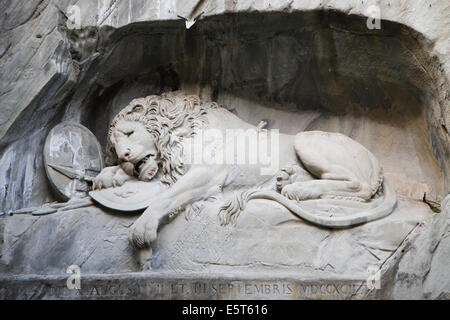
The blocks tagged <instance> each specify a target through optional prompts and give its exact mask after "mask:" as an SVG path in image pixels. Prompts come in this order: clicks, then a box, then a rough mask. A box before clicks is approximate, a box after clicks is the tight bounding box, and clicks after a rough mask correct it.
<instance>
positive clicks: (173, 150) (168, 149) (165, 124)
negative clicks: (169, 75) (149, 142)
mask: <svg viewBox="0 0 450 320" xmlns="http://www.w3.org/2000/svg"><path fill="white" fill-rule="evenodd" d="M217 107H218V105H217V104H216V103H215V102H205V101H202V100H201V99H200V98H199V97H198V96H196V95H188V94H185V93H183V92H181V91H174V92H166V93H163V94H161V95H151V96H148V97H145V98H139V99H134V100H133V101H131V103H130V104H129V105H128V106H127V107H126V108H124V109H123V110H122V111H120V112H119V113H118V114H117V115H116V116H115V117H114V119H113V121H112V122H111V125H110V127H109V132H108V143H109V144H110V145H111V135H112V132H113V130H114V128H115V126H116V124H117V122H118V121H119V120H121V119H124V120H128V121H136V122H140V123H142V124H143V125H144V126H145V127H146V129H147V131H148V132H149V133H150V134H151V135H153V137H154V139H155V145H156V148H157V150H158V158H159V160H160V166H161V170H162V177H161V182H162V183H163V184H166V185H169V186H170V185H172V184H173V183H175V182H176V181H177V179H178V178H179V177H180V176H181V175H183V174H184V173H185V170H184V164H183V162H182V157H181V155H182V152H183V147H182V144H181V141H182V139H183V137H193V136H194V135H195V134H196V133H197V132H198V131H199V130H200V129H201V128H202V127H203V126H204V125H205V124H207V118H206V114H207V111H208V110H209V109H211V108H217ZM112 151H113V152H114V150H112Z"/></svg>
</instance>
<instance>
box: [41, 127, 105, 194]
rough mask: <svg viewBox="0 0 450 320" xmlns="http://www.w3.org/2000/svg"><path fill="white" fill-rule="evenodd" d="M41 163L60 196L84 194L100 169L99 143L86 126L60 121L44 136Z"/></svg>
mask: <svg viewBox="0 0 450 320" xmlns="http://www.w3.org/2000/svg"><path fill="white" fill-rule="evenodd" d="M44 164H45V171H46V173H47V177H48V179H49V181H50V184H51V185H52V187H53V189H54V190H55V192H56V193H57V195H58V196H59V197H60V198H61V199H62V200H64V201H67V200H69V199H71V198H73V197H79V198H82V197H86V196H87V193H88V192H89V190H90V181H92V179H93V178H94V177H95V176H96V175H97V174H99V173H100V171H101V170H102V169H103V158H102V152H101V147H100V144H99V143H98V141H97V139H96V138H95V136H94V135H93V134H92V132H91V131H89V129H87V128H86V127H84V126H82V125H80V124H77V123H69V122H62V123H60V124H58V125H57V126H56V127H54V128H53V129H52V130H51V131H50V132H49V134H48V136H47V139H46V140H45V146H44Z"/></svg>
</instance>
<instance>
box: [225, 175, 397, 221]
mask: <svg viewBox="0 0 450 320" xmlns="http://www.w3.org/2000/svg"><path fill="white" fill-rule="evenodd" d="M378 191H379V192H381V191H382V192H383V199H382V201H381V203H380V204H379V205H378V206H376V207H374V208H368V209H364V210H362V211H360V212H358V213H356V214H353V215H349V216H345V217H326V216H323V215H315V214H314V213H312V212H309V211H308V210H307V209H305V208H304V206H302V204H301V203H299V202H297V201H294V200H290V199H288V198H286V197H284V196H282V195H281V194H280V193H278V192H276V191H273V190H256V191H247V192H244V193H242V194H239V195H238V196H236V197H235V198H234V199H233V200H230V201H228V202H227V203H226V204H225V205H224V206H222V207H221V209H220V212H219V219H220V221H221V224H222V225H227V224H230V223H235V222H236V220H237V218H238V216H239V214H240V213H241V212H242V211H243V210H244V209H245V206H246V204H247V202H248V201H250V200H253V199H263V200H271V201H275V202H277V203H279V204H281V205H282V206H284V207H285V208H286V209H288V210H289V211H290V212H291V213H293V214H294V215H296V216H297V217H299V218H300V219H303V220H306V221H308V222H310V223H312V224H314V225H317V226H320V227H326V228H336V229H337V228H348V227H352V226H356V225H360V224H363V223H366V222H370V221H374V220H377V219H381V218H384V217H386V216H388V215H389V214H391V213H392V212H393V211H394V209H395V206H396V204H397V197H396V195H395V192H394V191H393V190H392V189H391V188H390V187H389V185H388V184H387V183H386V182H385V181H383V183H382V184H381V186H380V189H379V190H378Z"/></svg>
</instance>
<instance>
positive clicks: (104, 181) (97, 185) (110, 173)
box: [92, 167, 117, 190]
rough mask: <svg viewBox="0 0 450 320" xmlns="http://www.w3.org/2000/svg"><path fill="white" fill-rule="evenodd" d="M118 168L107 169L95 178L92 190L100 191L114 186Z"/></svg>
mask: <svg viewBox="0 0 450 320" xmlns="http://www.w3.org/2000/svg"><path fill="white" fill-rule="evenodd" d="M116 171H117V167H107V168H105V169H103V170H102V172H100V174H99V175H98V176H97V177H95V179H94V181H93V183H92V188H93V189H94V190H96V189H98V190H100V189H104V188H110V187H112V185H113V178H114V175H115V174H116Z"/></svg>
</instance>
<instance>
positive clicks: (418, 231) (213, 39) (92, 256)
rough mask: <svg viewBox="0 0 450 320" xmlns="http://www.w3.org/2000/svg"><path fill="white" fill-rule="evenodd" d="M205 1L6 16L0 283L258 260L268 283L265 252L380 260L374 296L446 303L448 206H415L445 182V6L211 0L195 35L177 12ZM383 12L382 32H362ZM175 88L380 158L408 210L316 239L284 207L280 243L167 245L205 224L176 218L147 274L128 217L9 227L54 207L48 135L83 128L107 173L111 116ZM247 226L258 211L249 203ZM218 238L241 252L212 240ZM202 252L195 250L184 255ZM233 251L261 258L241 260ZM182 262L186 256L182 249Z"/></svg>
mask: <svg viewBox="0 0 450 320" xmlns="http://www.w3.org/2000/svg"><path fill="white" fill-rule="evenodd" d="M196 3H197V1H195V0H192V1H190V0H189V1H141V0H137V1H134V0H133V1H132V0H127V1H115V0H111V1H109V0H107V1H105V0H102V1H100V0H98V1H97V0H95V1H90V0H89V1H88V0H82V1H72V0H62V1H53V0H43V1H42V0H30V1H26V2H23V3H21V4H17V3H15V2H8V1H6V2H3V3H1V4H0V9H1V10H0V11H1V12H2V13H1V14H0V70H1V72H0V111H1V112H0V236H1V239H2V241H3V242H1V240H0V246H1V257H0V259H1V260H0V261H1V264H0V273H1V274H2V275H6V274H14V275H23V274H41V275H44V274H45V275H48V274H54V275H58V274H59V275H61V274H63V273H65V268H67V265H68V264H80V265H83V270H85V271H84V272H87V273H91V274H96V273H125V272H136V271H140V270H142V268H150V267H151V268H152V269H153V270H160V271H168V270H172V271H180V270H181V271H183V272H198V271H202V270H203V269H202V266H203V265H205V266H207V268H208V270H213V271H217V272H230V269H231V268H229V267H228V266H233V268H235V267H237V269H239V270H241V271H242V270H247V271H248V270H252V268H254V267H255V265H257V267H258V268H262V269H259V270H263V269H264V270H269V271H270V270H271V268H272V266H271V264H272V263H273V261H270V259H269V260H264V259H259V258H258V257H259V256H263V257H265V254H264V248H265V245H267V246H268V248H270V250H272V251H271V252H276V254H274V255H273V256H272V257H273V258H274V259H281V258H282V257H281V256H280V255H286V261H287V262H286V266H283V267H282V268H281V269H284V271H286V272H288V271H289V272H291V271H292V272H294V271H295V272H297V271H299V270H301V271H302V272H305V273H310V272H316V273H320V274H322V275H323V274H327V273H330V272H331V273H334V274H339V275H345V274H346V272H349V271H350V270H351V272H352V273H354V274H359V275H361V274H362V273H363V272H364V268H365V265H366V264H367V263H368V262H370V263H372V262H373V263H374V264H375V265H377V266H380V267H381V269H382V272H383V278H382V283H383V285H382V286H383V289H382V290H378V291H376V292H372V294H371V295H370V296H371V297H384V298H405V297H412V298H433V299H434V298H448V297H449V296H448V294H449V293H448V292H449V291H450V289H449V282H448V281H446V280H447V279H448V276H446V274H447V273H448V272H446V271H447V270H446V266H448V257H449V255H450V253H449V250H450V249H449V248H450V243H449V241H448V239H449V237H448V232H449V231H448V217H449V214H450V208H449V205H448V203H449V201H447V202H446V203H447V204H446V205H445V203H443V205H442V212H441V213H439V214H436V215H432V213H431V211H430V210H428V209H427V207H426V206H425V205H424V204H419V202H417V200H420V201H421V200H422V198H423V197H424V193H426V195H427V199H431V200H434V201H437V202H440V201H441V200H442V199H443V198H444V197H445V195H446V194H447V193H448V191H449V187H450V176H449V175H450V161H449V158H450V137H449V133H448V128H450V112H449V105H450V101H449V99H448V97H449V96H450V86H449V82H448V79H449V77H450V28H448V21H449V15H450V4H449V3H447V2H446V1H438V0H424V1H402V2H383V3H380V4H378V6H379V7H373V3H371V1H307V0H301V1H290V0H289V1H288V0H279V1H252V0H248V1H246V0H242V1H241V0H239V1H228V0H210V1H206V2H205V3H206V4H205V6H204V7H202V10H201V11H204V14H203V15H202V17H201V18H200V19H199V20H198V21H197V22H196V23H195V24H194V25H193V26H192V27H191V28H190V29H189V30H186V27H185V22H184V21H183V20H180V19H179V18H178V16H183V17H190V16H192V14H194V13H193V12H192V11H193V10H192V9H193V8H194V7H195V5H196ZM73 5H76V6H75V7H72V6H73ZM69 9H70V10H69ZM374 9H375V12H376V13H377V12H378V13H379V14H380V18H381V19H382V20H381V29H368V28H367V17H366V16H367V15H368V14H369V13H370V12H373V10H374ZM77 10H78V11H77ZM377 10H378V11H377ZM78 13H79V15H77V14H78ZM68 19H69V20H68ZM172 89H183V90H184V91H187V92H192V93H196V94H199V95H200V96H202V97H204V98H208V99H213V100H215V101H217V102H219V103H220V104H224V105H227V106H230V107H231V108H232V111H233V112H235V113H236V114H237V115H238V116H239V117H241V118H242V119H243V120H245V121H248V122H250V123H252V124H254V125H256V124H258V123H259V122H260V121H261V120H265V121H266V122H268V123H269V128H280V130H281V131H282V132H284V133H296V132H298V131H301V130H314V129H319V130H324V131H337V132H341V133H344V134H346V135H348V136H350V137H352V138H353V139H355V140H356V141H358V142H360V143H361V144H363V145H364V146H365V147H367V148H368V149H369V150H371V151H372V152H373V153H374V154H375V156H376V157H377V158H378V159H379V160H380V162H381V164H382V166H383V167H384V171H385V175H386V177H388V179H389V181H390V182H391V184H392V185H393V187H394V188H395V190H396V192H397V194H398V195H400V196H401V197H403V198H402V199H403V200H402V201H401V203H400V206H399V208H398V211H397V212H396V214H395V215H393V216H392V217H391V218H389V219H390V220H386V221H379V222H376V223H374V224H368V225H367V226H363V227H361V228H355V229H354V230H353V229H352V230H351V231H350V232H348V233H340V232H329V231H326V230H315V229H314V230H315V231H314V232H312V231H311V230H313V229H312V227H310V226H308V225H305V224H303V223H301V222H298V221H297V222H294V221H291V217H290V216H287V215H286V213H282V212H281V213H280V212H278V210H279V208H278V207H274V210H273V211H274V213H277V212H278V213H280V214H279V215H278V214H274V215H273V216H270V217H265V218H264V219H266V220H264V219H262V221H260V223H259V224H257V225H256V226H255V230H253V231H254V232H255V233H256V234H259V235H262V237H263V236H264V235H266V233H268V234H271V233H272V232H273V237H274V239H273V242H268V243H265V244H264V245H262V244H259V243H255V242H252V237H250V238H249V234H248V233H246V232H245V231H244V230H241V229H240V228H239V226H238V227H237V228H236V229H235V230H227V229H220V230H215V229H214V230H213V229H211V230H209V231H208V232H205V233H200V234H199V237H200V238H199V239H198V241H197V240H196V239H190V240H189V239H184V240H183V241H181V242H180V241H179V242H176V241H175V242H174V238H172V236H171V235H172V234H173V233H176V232H179V231H180V230H183V229H184V228H186V226H190V227H189V228H191V227H192V228H193V229H194V230H197V229H199V228H200V229H201V228H202V225H201V224H199V222H196V220H192V221H191V222H190V223H187V222H186V221H185V220H183V216H179V217H178V218H177V219H176V220H175V221H174V222H173V225H168V226H166V227H165V228H164V229H163V231H162V234H161V239H160V244H159V245H160V246H159V249H158V250H156V251H155V252H154V256H153V259H152V261H151V266H149V265H148V263H145V259H144V258H143V257H141V256H139V255H138V254H137V253H135V252H134V251H133V250H132V249H131V248H130V247H129V245H128V241H127V239H126V238H127V227H129V226H130V225H131V223H132V222H133V220H134V219H135V217H134V218H133V217H127V216H120V215H119V216H118V215H116V214H112V213H107V212H106V213H105V212H104V211H102V210H101V209H95V208H89V209H83V210H77V211H74V212H66V213H62V214H56V215H54V216H45V217H31V216H18V215H15V216H7V215H3V216H2V213H7V212H9V211H10V210H14V209H18V208H23V207H28V206H39V205H41V204H43V203H45V202H51V201H54V200H56V196H55V194H54V192H53V191H52V190H51V187H50V185H49V183H48V181H47V178H46V175H45V170H44V165H43V159H42V149H43V146H44V141H45V137H46V136H47V134H48V132H49V131H50V130H51V129H52V128H53V127H54V126H55V125H56V124H58V123H60V122H61V121H72V122H79V123H82V124H84V125H86V126H87V127H89V129H91V131H92V132H94V134H95V135H96V136H97V138H98V139H99V141H100V143H101V144H102V147H103V148H104V153H105V157H106V159H105V160H106V162H107V163H108V161H109V159H108V155H107V152H106V149H105V148H106V140H105V138H106V132H107V128H108V124H109V121H110V120H111V119H112V117H113V116H114V115H115V114H116V113H117V112H118V111H119V110H120V109H122V108H123V106H124V105H126V104H127V103H128V102H129V101H130V100H131V99H133V98H135V97H142V96H147V95H150V94H155V93H161V92H163V91H166V90H172ZM447 199H448V198H447ZM247 213H248V216H249V217H250V216H252V215H256V213H254V212H252V211H251V207H249V208H248V212H247ZM274 217H276V218H274ZM430 217H431V218H430ZM207 218H208V219H213V218H214V217H207ZM274 219H275V220H276V221H275V220H274ZM242 221H245V216H243V219H242ZM267 221H270V222H271V223H272V222H273V223H275V224H277V223H280V225H278V226H276V227H269V226H268V224H267ZM422 221H426V222H424V223H421V224H420V225H419V226H418V227H415V223H417V222H422ZM241 223H244V222H241ZM214 226H215V224H214V225H213V224H212V225H207V226H206V228H215V227H214ZM283 229H289V230H290V229H295V230H296V232H295V234H296V236H295V238H294V239H286V238H283V234H284V233H283V232H280V231H283ZM189 230H190V229H189ZM393 230H394V231H393ZM397 231H398V233H397ZM211 232H221V233H223V237H225V238H227V237H228V236H229V239H232V240H230V242H229V243H228V244H223V243H214V241H211V240H210V239H209V238H208V235H209V234H210V233H211ZM227 232H229V235H228V234H227ZM252 234H253V233H252ZM368 235H377V236H376V237H375V236H374V237H370V236H368ZM378 235H379V236H378ZM277 237H278V238H277ZM263 238H264V237H263ZM405 238H406V239H405ZM227 239H228V238H227ZM257 239H260V238H257ZM192 241H195V242H196V243H197V244H198V246H193V247H192V246H191V247H189V249H186V245H187V244H188V243H192ZM233 241H234V242H233ZM236 243H239V244H238V245H236ZM279 243H281V245H278V244H279ZM343 243H344V244H345V246H344V245H343ZM202 245H204V246H202ZM180 246H181V247H180ZM341 246H342V247H341ZM177 248H178V249H177ZM234 248H240V249H241V250H242V252H248V251H252V252H254V253H255V256H254V258H252V259H253V260H252V259H250V260H248V261H246V260H245V259H246V257H245V256H243V255H239V254H236V251H234V250H233V249H234ZM181 249H183V250H182V251H183V252H184V251H186V250H187V252H188V254H186V255H181V254H174V252H173V250H181ZM226 249H229V250H226ZM300 249H301V251H299V250H300ZM208 250H209V251H208ZM338 253H339V254H338ZM283 259H284V258H283ZM350 261H354V262H350ZM381 261H385V262H384V263H382V262H381ZM279 267H280V266H277V268H279ZM237 269H236V270H237ZM1 281H2V280H0V283H1ZM0 293H1V292H0Z"/></svg>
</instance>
